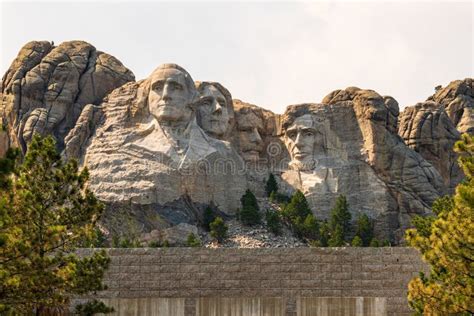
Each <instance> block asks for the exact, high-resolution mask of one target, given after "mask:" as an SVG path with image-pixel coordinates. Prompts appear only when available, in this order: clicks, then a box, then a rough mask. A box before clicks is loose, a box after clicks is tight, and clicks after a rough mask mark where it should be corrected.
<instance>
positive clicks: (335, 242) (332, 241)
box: [328, 224, 344, 247]
mask: <svg viewBox="0 0 474 316" xmlns="http://www.w3.org/2000/svg"><path fill="white" fill-rule="evenodd" d="M328 244H329V247H342V246H344V230H343V228H342V226H341V225H339V224H338V225H336V228H335V229H334V230H333V231H332V232H331V238H329V241H328Z"/></svg>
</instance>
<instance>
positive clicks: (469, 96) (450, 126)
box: [398, 78, 474, 193]
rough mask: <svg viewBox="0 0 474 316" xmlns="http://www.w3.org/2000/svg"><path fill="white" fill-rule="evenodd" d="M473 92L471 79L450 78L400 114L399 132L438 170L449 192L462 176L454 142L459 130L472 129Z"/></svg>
mask: <svg viewBox="0 0 474 316" xmlns="http://www.w3.org/2000/svg"><path fill="white" fill-rule="evenodd" d="M473 96H474V89H473V80H472V79H469V78H468V79H464V80H456V81H452V82H451V83H450V84H449V85H447V86H446V87H445V88H442V87H437V88H436V92H435V94H434V95H432V96H430V97H429V98H428V99H427V101H425V102H420V103H417V104H416V105H414V106H409V107H406V108H405V110H404V111H403V112H402V114H401V115H400V124H399V125H400V126H399V130H398V133H399V134H400V136H401V137H402V138H403V139H404V140H405V143H406V144H407V145H408V146H409V147H410V148H412V149H413V150H415V151H416V152H418V153H420V154H421V155H422V156H423V158H425V159H426V160H427V161H429V162H430V163H432V164H433V166H434V167H435V168H436V169H437V170H438V171H439V172H440V174H441V176H442V177H443V181H444V183H445V185H446V186H447V187H448V189H449V192H450V193H451V192H452V191H453V189H454V187H455V186H456V185H457V184H458V183H459V182H460V181H461V180H462V178H463V174H462V171H461V170H460V169H459V167H458V165H457V157H456V154H455V153H454V152H453V150H452V149H453V146H454V143H455V142H456V141H457V140H459V139H460V135H461V134H462V133H473V132H474V113H473V108H474V99H473Z"/></svg>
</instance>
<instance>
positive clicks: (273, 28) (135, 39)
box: [0, 1, 474, 113]
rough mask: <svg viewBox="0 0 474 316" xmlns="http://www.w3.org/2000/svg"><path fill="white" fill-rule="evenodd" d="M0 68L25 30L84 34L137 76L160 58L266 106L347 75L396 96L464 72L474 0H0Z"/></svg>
mask: <svg viewBox="0 0 474 316" xmlns="http://www.w3.org/2000/svg"><path fill="white" fill-rule="evenodd" d="M0 10H1V32H0V34H1V38H0V42H1V48H0V54H1V55H0V59H1V65H0V73H2V74H3V73H5V71H6V70H7V69H8V67H9V65H10V63H11V62H12V61H13V59H14V58H15V56H16V54H17V53H18V51H19V49H20V48H21V47H22V46H23V45H24V44H25V43H27V42H28V41H31V40H49V41H54V42H55V44H56V45H58V44H59V43H61V42H63V41H68V40H76V39H80V40H84V41H87V42H89V43H91V44H92V45H94V46H95V47H96V48H97V49H98V50H100V51H103V52H107V53H109V54H111V55H113V56H115V57H117V58H118V59H119V60H120V61H121V62H122V63H123V64H124V65H125V66H126V67H128V68H129V69H130V70H132V71H133V73H134V74H135V77H136V78H137V80H138V79H143V78H146V77H147V76H148V75H149V74H150V73H151V72H152V71H153V70H154V69H155V68H156V67H157V66H159V65H160V64H162V63H168V62H173V63H177V64H179V65H181V66H183V67H184V68H185V69H187V70H188V72H189V73H190V74H191V76H192V77H193V79H194V80H199V81H217V82H220V83H221V84H223V85H224V86H225V87H226V88H228V89H229V91H230V92H231V93H232V96H233V97H234V98H238V99H241V100H243V101H246V102H249V103H253V104H256V105H259V106H262V107H264V108H267V109H270V110H272V111H274V112H276V113H282V112H283V111H284V109H285V108H286V106H287V105H290V104H297V103H303V102H321V100H322V99H323V98H324V96H326V95H327V94H329V93H330V92H331V91H333V90H336V89H344V88H346V87H349V86H357V87H359V88H364V89H372V90H375V91H377V92H378V93H380V94H381V95H391V96H393V97H394V98H395V99H396V100H397V101H398V102H399V104H400V107H401V108H403V107H405V106H407V105H414V104H415V103H416V102H420V101H423V100H425V99H426V98H427V97H428V96H430V95H432V94H433V92H434V88H435V87H436V86H437V85H443V86H445V85H447V84H448V83H449V82H450V81H452V80H457V79H464V78H467V77H474V54H473V53H474V25H473V15H474V12H473V11H474V1H464V2H458V1H444V2H433V1H420V2H416V1H415V2H408V1H399V2H386V1H366V2H362V1H331V2H329V1H318V2H276V1H260V2H249V1H245V2H244V1H240V2H227V1H226V2H216V1H214V2H201V1H193V2H176V1H175V2H139V1H133V2H131V1H129V2H127V1H121V2H111V1H104V2H85V1H83V2H77V1H67V2H42V1H35V2H23V1H22V2H18V1H15V2H8V1H7V2H5V1H3V2H1V4H0Z"/></svg>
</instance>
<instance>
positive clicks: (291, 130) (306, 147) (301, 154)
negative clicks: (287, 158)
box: [285, 114, 317, 169]
mask: <svg viewBox="0 0 474 316" xmlns="http://www.w3.org/2000/svg"><path fill="white" fill-rule="evenodd" d="M316 137H317V131H316V129H315V124H314V121H313V118H312V117H311V115H310V114H306V115H303V116H300V117H298V118H297V119H296V120H295V121H294V122H293V124H291V125H290V126H289V127H288V128H287V129H286V131H285V144H286V146H287V148H288V151H289V152H290V155H291V160H292V163H294V164H297V165H299V166H300V168H298V169H307V168H310V167H312V165H313V164H314V144H315V142H316Z"/></svg>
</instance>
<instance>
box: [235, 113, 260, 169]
mask: <svg viewBox="0 0 474 316" xmlns="http://www.w3.org/2000/svg"><path fill="white" fill-rule="evenodd" d="M236 117H237V126H238V132H239V143H240V151H241V153H242V158H244V160H245V161H248V162H256V161H258V160H259V158H260V153H261V152H262V151H263V149H264V148H263V145H264V143H263V140H262V137H261V131H262V130H263V120H262V119H261V118H260V117H258V116H257V115H256V114H255V113H254V112H253V111H248V112H246V113H239V114H238V115H237V116H236Z"/></svg>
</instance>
